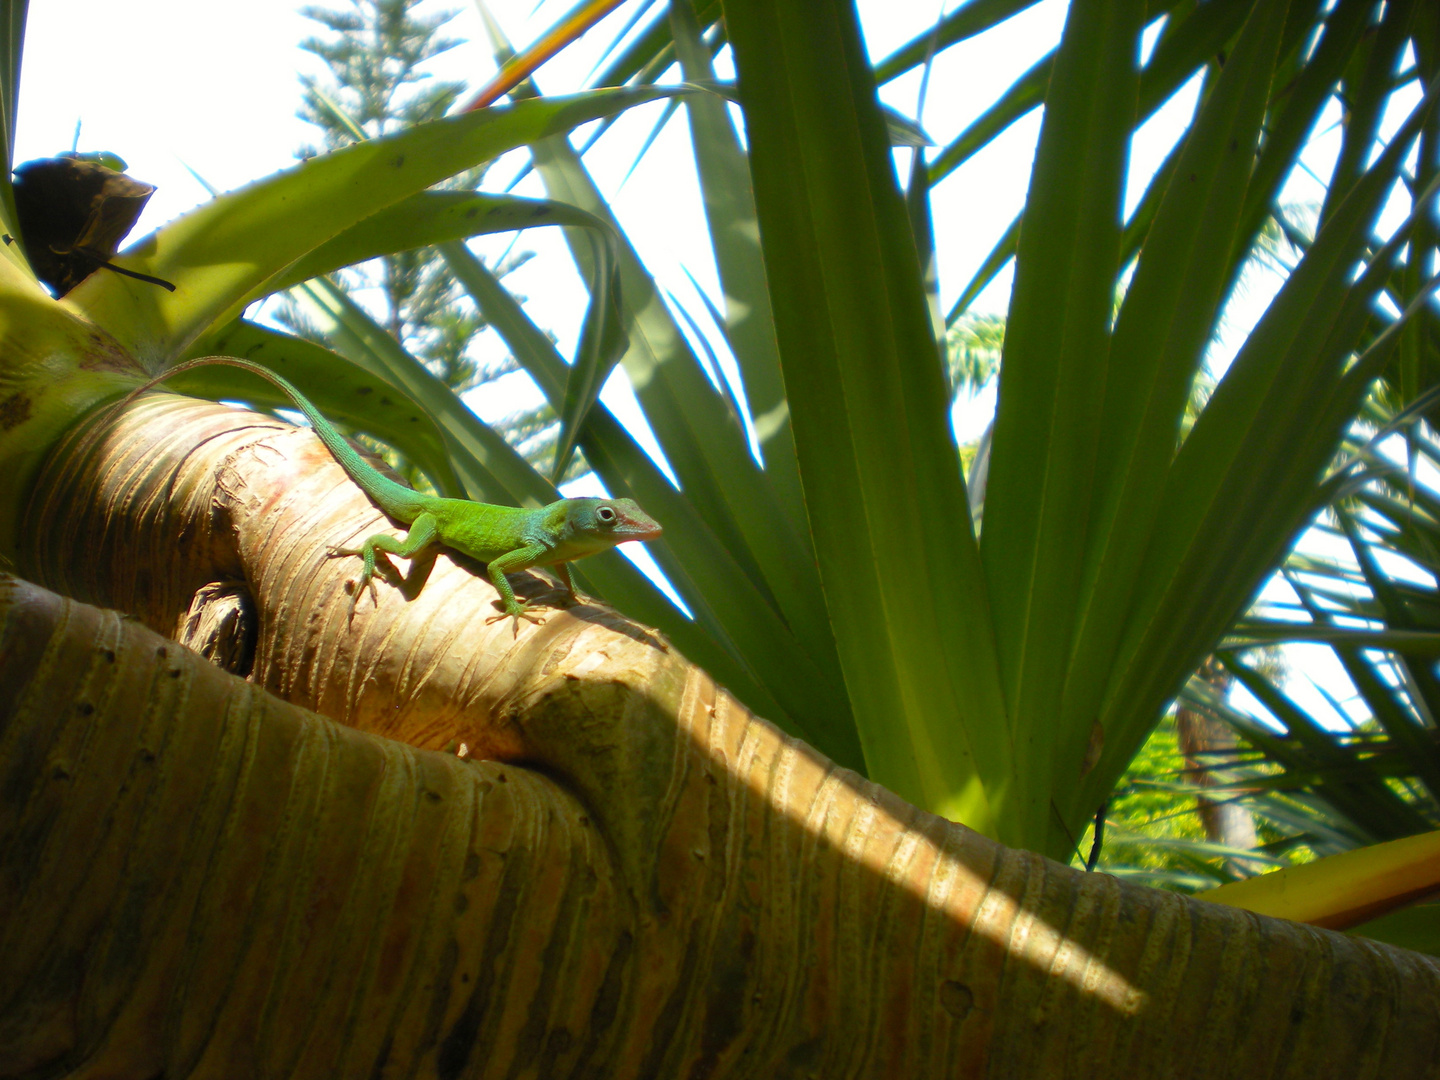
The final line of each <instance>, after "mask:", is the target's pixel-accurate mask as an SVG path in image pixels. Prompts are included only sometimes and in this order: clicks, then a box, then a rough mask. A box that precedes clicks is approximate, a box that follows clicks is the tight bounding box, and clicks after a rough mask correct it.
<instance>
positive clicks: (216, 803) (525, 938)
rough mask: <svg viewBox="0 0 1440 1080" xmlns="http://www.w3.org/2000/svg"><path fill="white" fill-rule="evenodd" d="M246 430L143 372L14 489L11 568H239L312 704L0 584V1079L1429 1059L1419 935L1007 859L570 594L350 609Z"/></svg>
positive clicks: (950, 1071) (351, 496)
mask: <svg viewBox="0 0 1440 1080" xmlns="http://www.w3.org/2000/svg"><path fill="white" fill-rule="evenodd" d="M278 427H279V426H278V425H275V424H273V423H272V422H269V421H259V422H257V420H256V419H255V418H254V417H253V416H249V415H248V414H244V413H237V412H234V411H230V410H225V409H220V408H217V407H214V406H205V405H197V404H195V403H193V402H186V401H184V400H182V399H173V398H170V399H166V398H160V397H158V396H157V397H155V398H151V399H147V400H146V401H145V403H144V404H143V405H142V406H141V407H139V408H137V409H136V410H134V411H133V412H132V413H131V414H130V415H129V416H128V417H126V418H125V419H124V420H122V421H120V422H118V423H116V424H114V425H113V427H111V428H109V429H107V430H108V433H109V434H108V435H107V437H106V439H105V440H104V441H103V442H102V443H101V444H100V446H99V447H98V450H97V452H95V453H92V454H90V455H88V457H87V458H85V459H84V460H82V457H81V455H78V454H62V456H60V457H58V458H57V459H56V461H55V462H54V463H52V467H51V468H50V469H49V471H48V472H47V474H46V476H45V478H44V479H43V480H42V487H41V491H43V492H44V493H45V496H46V497H45V498H44V499H43V500H39V501H37V502H36V504H35V506H34V514H33V515H32V520H31V527H30V528H29V529H27V535H31V536H36V535H39V536H45V537H48V540H49V543H48V544H42V543H40V542H38V541H37V542H34V543H32V546H31V549H30V550H29V552H28V553H27V559H26V563H27V565H25V566H24V567H23V569H24V570H25V571H26V572H27V573H30V574H32V575H35V576H43V577H44V578H45V579H46V580H47V581H50V582H54V583H56V584H57V585H58V586H61V587H65V588H67V589H69V590H73V591H75V592H80V593H83V594H86V595H89V596H91V597H94V598H96V599H103V600H105V601H106V602H109V603H115V604H121V603H122V602H123V604H124V605H125V606H131V609H132V610H134V611H135V612H136V613H137V614H140V615H141V616H142V617H143V619H144V620H145V621H146V622H148V623H150V624H151V626H152V627H165V628H170V629H174V628H175V627H176V626H180V625H184V624H185V620H186V617H187V613H188V612H190V608H191V599H192V597H193V595H194V593H195V591H196V590H197V589H199V588H200V586H201V585H203V584H205V583H207V582H213V581H219V580H224V579H226V578H227V576H228V577H229V579H230V580H231V581H236V580H243V581H245V582H247V583H248V585H249V591H250V594H251V598H252V602H253V617H254V619H255V620H256V624H257V627H258V637H257V644H256V649H255V654H254V655H255V659H254V672H253V676H252V678H253V680H254V683H257V684H259V685H260V686H263V687H266V688H268V689H272V690H275V691H277V692H279V693H280V694H282V695H283V696H284V697H286V698H288V699H289V700H290V701H292V702H295V703H304V704H307V705H311V706H314V707H317V708H318V709H319V711H321V712H324V713H325V714H327V715H328V716H330V717H331V718H332V719H334V720H338V721H340V725H337V724H333V723H330V722H327V721H325V720H322V719H320V718H318V717H316V716H314V715H311V714H309V713H305V712H303V711H301V710H299V709H296V708H294V707H292V706H290V705H286V704H285V703H283V702H281V701H278V700H276V699H275V698H274V697H272V696H271V695H268V694H265V693H262V692H260V690H259V689H258V687H257V686H256V685H252V684H250V683H246V682H244V681H243V680H241V679H238V678H236V677H234V676H232V675H229V674H227V673H224V672H222V671H220V670H219V669H218V668H216V667H214V666H212V665H210V664H208V663H205V662H204V661H202V660H200V659H199V658H198V657H197V656H195V655H194V654H192V653H190V652H188V651H186V650H181V649H177V648H176V647H175V646H174V645H173V644H170V643H168V642H166V641H164V640H163V639H161V638H160V637H158V636H156V635H155V633H154V632H153V631H152V630H151V629H147V628H145V627H142V626H140V625H138V624H137V623H136V622H135V621H133V620H126V619H123V618H120V617H117V616H116V615H114V614H113V613H107V612H103V611H100V610H97V609H95V608H92V607H88V606H85V605H82V604H76V603H73V602H70V601H66V600H62V599H60V598H59V597H57V596H55V595H53V594H50V593H47V592H45V591H43V590H40V589H36V588H34V587H31V586H28V585H25V584H23V583H21V582H18V581H16V580H13V579H12V580H9V581H7V582H6V583H4V585H3V588H0V957H4V961H3V962H0V1076H12V1075H14V1076H26V1075H65V1074H78V1073H80V1072H84V1073H86V1074H87V1075H106V1076H137V1077H145V1076H154V1075H159V1074H161V1073H163V1074H165V1075H167V1076H181V1075H196V1076H212V1075H214V1076H232V1075H233V1076H242V1075H243V1076H253V1075H257V1074H283V1075H288V1076H296V1077H302V1076H309V1075H316V1076H335V1075H345V1076H350V1075H371V1074H375V1073H378V1072H380V1071H382V1070H383V1071H385V1072H387V1073H388V1072H391V1071H393V1072H397V1073H406V1074H408V1073H410V1072H412V1071H415V1072H419V1073H420V1074H422V1075H437V1076H445V1077H452V1076H489V1075H496V1076H499V1075H512V1074H518V1075H537V1076H544V1077H561V1076H578V1075H586V1076H614V1077H630V1076H697V1077H698V1076H713V1077H720V1076H724V1077H750V1076H754V1077H775V1076H827V1077H829V1076H863V1077H876V1078H882V1077H892V1076H907V1077H910V1076H914V1077H931V1076H933V1077H942V1076H943V1077H959V1076H966V1077H969V1076H995V1077H1051V1076H1065V1077H1076V1078H1079V1077H1091V1076H1094V1077H1100V1076H1105V1077H1109V1076H1115V1075H1123V1076H1134V1077H1146V1076H1167V1077H1168V1076H1195V1077H1246V1076H1281V1075H1287V1076H1288V1075H1303V1076H1305V1077H1307V1078H1309V1077H1325V1076H1334V1077H1337V1078H1338V1077H1346V1078H1348V1077H1354V1076H1360V1075H1386V1076H1397V1077H1411V1076H1415V1077H1418V1076H1429V1075H1432V1073H1433V1063H1434V1061H1435V1058H1436V1051H1437V1049H1440V1046H1437V1041H1440V1015H1437V1006H1436V1004H1435V1003H1436V1002H1437V1001H1440V964H1436V963H1435V962H1433V961H1431V960H1429V959H1428V958H1425V957H1422V956H1419V955H1418V954H1412V953H1406V952H1404V951H1401V950H1395V949H1389V948H1386V947H1384V946H1381V945H1378V944H1375V943H1372V942H1367V941H1364V940H1362V939H1355V938H1347V937H1344V936H1342V935H1337V934H1332V933H1328V932H1325V931H1320V930H1316V929H1313V928H1310V927H1305V926H1301V925H1297V924H1293V923H1287V922H1283V921H1279V920H1270V919H1263V918H1259V917H1255V916H1252V915H1250V914H1247V913H1245V912H1241V911H1238V910H1235V909H1230V908H1225V907H1221V906H1218V905H1210V904H1204V903H1200V902H1197V901H1193V900H1189V899H1186V898H1183V897H1180V896H1177V895H1174V894H1170V893H1163V892H1159V891H1155V890H1149V889H1143V888H1138V887H1133V886H1129V885H1125V884H1122V883H1120V882H1118V881H1116V880H1115V879H1113V878H1110V877H1108V876H1105V875H1101V874H1088V875H1087V874H1083V873H1079V872H1075V871H1072V870H1070V869H1068V868H1066V867H1063V866H1060V865H1059V864H1056V863H1053V862H1050V861H1048V860H1046V859H1044V858H1042V857H1040V856H1038V855H1034V854H1030V853H1028V852H1023V851H1016V850H1010V849H1006V848H1004V847H1001V846H1000V845H997V844H995V843H994V842H992V841H990V840H987V839H985V838H983V837H981V836H980V835H978V834H976V833H974V832H972V831H970V830H968V829H966V828H964V827H963V826H960V825H956V824H953V823H951V822H947V821H944V820H942V819H940V818H937V817H934V816H931V815H929V814H926V813H924V812H922V811H920V810H917V809H916V808H914V807H912V806H909V805H907V804H905V803H903V802H901V801H900V800H899V799H897V798H896V797H895V796H893V795H891V794H890V793H888V792H886V791H884V790H883V789H881V788H879V787H877V786H876V785H874V784H871V783H868V782H866V781H864V780H862V779H861V778H859V777H857V776H855V775H854V774H853V773H850V772H848V771H846V770H843V769H839V768H837V767H835V766H834V765H833V764H832V763H830V762H829V761H827V760H826V759H824V758H823V757H821V756H820V755H819V754H817V753H816V752H814V751H813V750H811V749H810V748H808V747H807V746H805V745H804V744H803V743H801V742H798V741H797V740H794V739H792V738H789V737H787V736H785V735H783V734H782V733H781V732H779V731H778V730H777V729H775V728H774V727H773V726H772V725H770V724H768V723H766V722H765V721H764V720H762V719H759V718H757V717H755V716H753V715H752V714H750V713H749V712H747V711H746V710H745V709H744V708H743V707H741V706H740V705H739V704H738V703H737V702H736V701H735V700H734V699H733V698H731V697H730V696H729V695H728V694H727V693H726V692H725V691H724V690H723V689H722V688H720V687H718V686H717V685H716V684H715V683H714V682H713V681H712V680H711V679H710V678H709V677H708V676H706V675H705V674H704V673H703V672H702V671H700V670H698V669H696V668H694V667H693V666H691V665H690V664H688V663H687V662H686V661H685V660H684V658H683V657H681V656H679V655H678V654H676V653H675V652H674V651H672V650H668V649H666V648H665V647H664V646H663V643H660V642H658V641H656V639H654V638H653V637H652V636H650V635H648V634H647V633H646V632H645V631H644V630H643V629H642V628H639V627H636V626H634V624H631V623H629V622H627V621H626V620H624V619H623V618H621V617H620V616H618V615H615V614H614V613H612V612H609V611H607V610H605V609H603V608H599V607H595V606H585V607H582V608H579V609H576V610H574V611H571V612H565V613H556V614H553V615H551V616H550V617H549V618H547V619H546V621H545V622H544V624H543V625H541V626H538V627H526V628H524V629H522V630H521V633H520V636H519V637H518V638H513V637H512V636H511V630H510V627H509V625H508V624H507V623H496V624H487V623H486V622H485V619H486V617H487V616H488V615H489V614H490V613H491V610H492V609H491V608H490V606H489V605H490V599H491V598H493V591H492V590H491V589H490V586H489V585H488V583H486V582H485V581H484V580H483V579H479V578H474V577H472V576H471V575H470V574H469V573H468V572H467V571H466V570H465V569H463V568H460V567H456V566H451V565H449V562H448V560H447V559H446V558H444V557H442V558H441V559H439V560H438V561H437V565H436V567H435V570H434V573H433V574H432V575H431V578H430V581H429V583H428V585H427V586H426V588H425V589H424V590H423V591H422V592H420V594H419V595H418V596H416V597H415V598H414V599H411V600H406V599H405V598H403V597H402V596H401V595H400V594H399V593H398V592H396V591H394V590H388V589H385V588H383V587H382V589H381V598H380V608H379V610H378V612H373V611H372V610H371V609H370V608H369V607H368V603H369V602H368V600H366V601H364V602H362V603H361V604H360V605H359V607H358V608H357V612H356V614H355V616H354V619H353V621H347V614H346V609H347V606H348V599H347V597H346V595H345V593H344V588H343V586H344V578H345V577H346V575H347V574H348V573H352V572H353V568H349V567H347V566H346V565H345V563H346V560H339V559H336V560H331V559H326V558H325V557H324V554H325V552H324V545H325V544H326V543H345V542H348V541H349V540H350V539H351V535H352V533H353V534H356V535H363V534H364V533H365V530H368V529H370V528H371V526H372V525H373V524H374V518H375V516H376V515H375V513H374V511H373V510H371V509H370V508H369V506H368V503H366V502H365V500H364V499H363V497H361V496H360V495H359V493H358V492H355V491H354V489H353V488H352V487H351V486H350V485H348V484H347V483H346V482H345V481H344V479H343V474H340V473H339V471H338V468H335V467H332V466H329V465H326V464H325V460H324V452H323V451H322V450H320V449H318V444H314V443H313V440H312V439H311V438H310V437H309V436H308V435H305V434H302V433H293V432H288V431H284V430H277V428H278ZM165 433H169V434H165ZM331 500H335V502H333V503H332V501H331ZM342 523H343V527H342ZM36 530H39V532H38V533H37V531H36ZM337 530H338V531H337ZM112 566H122V567H125V571H124V572H123V573H121V572H118V571H115V570H113V569H111V567H112ZM187 590H189V591H188V592H187ZM341 725H348V727H347V726H341ZM351 729H360V730H351ZM366 732H369V733H370V734H366ZM376 733H380V734H385V735H388V736H391V737H392V738H390V739H380V738H375V737H374V734H376ZM396 739H398V740H403V742H402V741H394V740H396ZM404 743H410V744H411V745H404ZM452 743H453V744H459V743H464V744H465V745H466V748H467V752H469V753H470V756H471V757H472V758H474V757H480V758H483V759H485V760H471V761H466V760H462V759H460V758H459V757H457V756H456V755H455V754H443V753H433V752H427V751H424V750H420V749H416V748H415V747H416V746H419V745H426V746H434V747H440V746H445V745H449V744H452ZM1217 1036H1218V1037H1217Z"/></svg>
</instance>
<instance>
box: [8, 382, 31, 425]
mask: <svg viewBox="0 0 1440 1080" xmlns="http://www.w3.org/2000/svg"><path fill="white" fill-rule="evenodd" d="M32 411H33V410H32V409H31V406H30V395H29V394H27V393H25V392H24V391H23V390H17V391H15V393H13V394H11V395H10V396H9V397H7V398H6V399H5V400H4V401H0V431H9V430H10V429H11V428H16V427H19V426H20V425H21V424H23V423H24V422H25V421H26V420H29V419H30V413H31V412H32Z"/></svg>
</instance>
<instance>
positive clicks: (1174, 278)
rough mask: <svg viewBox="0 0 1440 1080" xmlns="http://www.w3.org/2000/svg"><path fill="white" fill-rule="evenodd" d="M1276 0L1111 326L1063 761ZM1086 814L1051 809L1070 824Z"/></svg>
mask: <svg viewBox="0 0 1440 1080" xmlns="http://www.w3.org/2000/svg"><path fill="white" fill-rule="evenodd" d="M1287 6H1288V5H1287V4H1285V3H1281V2H1276V0H1267V2H1266V3H1261V4H1257V5H1256V6H1255V12H1254V15H1253V16H1252V17H1251V19H1250V21H1249V22H1248V23H1247V25H1246V28H1245V30H1244V32H1243V33H1242V34H1241V36H1240V39H1239V42H1238V44H1237V46H1236V48H1235V49H1234V51H1233V52H1232V53H1231V55H1230V56H1229V58H1228V59H1227V61H1226V64H1225V69H1224V72H1223V74H1222V75H1221V76H1220V78H1219V80H1218V81H1217V82H1216V84H1215V87H1214V89H1213V91H1212V92H1211V93H1210V95H1209V96H1208V98H1207V99H1206V101H1205V103H1204V105H1203V107H1202V108H1201V110H1200V112H1199V115H1198V116H1197V117H1196V119H1195V121H1194V123H1193V125H1192V127H1191V130H1190V133H1189V135H1188V136H1187V138H1186V140H1185V144H1184V149H1183V150H1182V151H1181V153H1180V155H1179V157H1178V159H1177V162H1176V164H1175V167H1174V169H1173V170H1171V171H1170V173H1169V175H1170V177H1171V181H1170V184H1169V185H1168V187H1167V188H1166V190H1165V192H1164V195H1163V197H1162V199H1161V204H1160V206H1159V209H1158V210H1157V212H1156V218H1155V221H1154V224H1153V225H1152V226H1151V228H1150V230H1149V235H1148V237H1147V239H1146V242H1145V246H1144V249H1143V250H1142V252H1141V256H1140V262H1139V265H1138V266H1137V268H1136V270H1135V275H1134V278H1133V279H1132V281H1131V284H1130V288H1129V290H1128V291H1127V293H1126V296H1125V302H1124V305H1123V307H1122V309H1121V312H1120V316H1119V319H1118V321H1117V323H1116V327H1115V332H1114V338H1113V341H1112V343H1111V349H1110V357H1109V366H1108V369H1107V370H1106V372H1105V375H1104V404H1103V412H1102V419H1101V424H1100V445H1099V453H1098V455H1097V458H1096V471H1095V481H1094V494H1093V503H1092V509H1091V513H1092V517H1091V531H1090V533H1089V535H1088V536H1087V537H1086V539H1085V544H1084V552H1085V554H1084V557H1083V559H1082V560H1081V562H1082V566H1083V573H1084V578H1083V585H1082V590H1083V591H1082V595H1081V599H1080V616H1079V624H1078V628H1077V632H1076V638H1075V648H1074V651H1073V653H1072V658H1071V661H1070V665H1069V671H1068V673H1067V675H1066V682H1065V696H1064V702H1063V704H1062V705H1061V707H1060V709H1059V713H1060V723H1059V724H1058V726H1057V727H1058V732H1059V738H1058V739H1057V752H1058V755H1059V757H1058V761H1059V762H1060V763H1061V765H1062V766H1063V765H1064V764H1066V763H1068V762H1074V761H1078V760H1081V759H1082V758H1083V756H1084V754H1085V752H1086V741H1085V740H1086V739H1087V738H1089V733H1088V732H1086V731H1085V723H1084V718H1086V717H1093V716H1095V715H1096V714H1097V712H1098V710H1099V705H1100V698H1101V695H1102V694H1103V693H1104V689H1105V684H1106V682H1107V680H1108V676H1109V672H1110V670H1111V667H1112V665H1113V663H1114V659H1115V649H1116V647H1117V645H1118V643H1119V639H1120V636H1121V634H1122V633H1123V631H1124V627H1125V621H1126V613H1127V611H1128V609H1129V605H1130V598H1131V595H1132V589H1133V588H1134V585H1135V583H1136V579H1137V574H1138V571H1139V567H1140V563H1141V561H1142V560H1143V558H1144V557H1145V551H1146V548H1147V546H1148V542H1149V537H1150V535H1151V533H1152V531H1153V529H1154V523H1155V515H1156V513H1157V512H1158V509H1159V502H1160V497H1161V494H1162V492H1163V490H1164V485H1165V480H1166V475H1167V473H1168V471H1169V465H1170V462H1171V460H1172V458H1173V455H1174V449H1175V445H1176V441H1177V438H1178V434H1179V429H1180V422H1181V420H1182V418H1183V416H1184V412H1185V405H1186V401H1187V399H1188V398H1189V394H1190V388H1191V384H1192V381H1193V379H1194V377H1195V374H1196V372H1197V371H1198V369H1199V367H1200V363H1201V360H1202V358H1203V355H1204V350H1205V347H1206V345H1207V344H1208V342H1209V340H1210V337H1211V334H1212V331H1213V328H1214V326H1215V322H1216V318H1217V314H1218V311H1219V308H1220V303H1221V299H1222V291H1221V290H1222V289H1223V288H1224V287H1225V284H1226V282H1227V280H1228V278H1229V274H1230V256H1231V252H1232V250H1233V248H1234V236H1235V233H1236V231H1237V229H1238V228H1239V227H1240V222H1241V216H1242V213H1243V208H1244V201H1245V193H1246V190H1247V184H1248V181H1249V178H1250V174H1251V171H1252V168H1253V163H1254V157H1255V152H1256V148H1257V146H1258V145H1259V141H1260V138H1261V133H1262V122H1263V120H1264V115H1265V105H1266V102H1267V100H1268V98H1269V95H1270V84H1271V76H1272V74H1273V72H1274V70H1275V64H1276V59H1277V56H1278V52H1279V47H1280V39H1281V32H1282V31H1283V29H1284V26H1285V22H1286V8H1287ZM1183 674H1184V673H1183V672H1177V673H1176V679H1177V681H1178V680H1179V678H1181V677H1182V676H1183ZM1117 760H1118V758H1117ZM1071 790H1073V788H1071ZM1062 801H1063V800H1062ZM1091 813H1093V808H1087V807H1084V806H1078V805H1076V806H1064V807H1063V808H1062V814H1063V815H1064V816H1065V817H1066V820H1067V822H1068V823H1070V824H1071V825H1072V826H1078V825H1079V823H1080V822H1081V821H1082V820H1083V819H1084V818H1085V817H1087V816H1089V814H1091Z"/></svg>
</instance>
